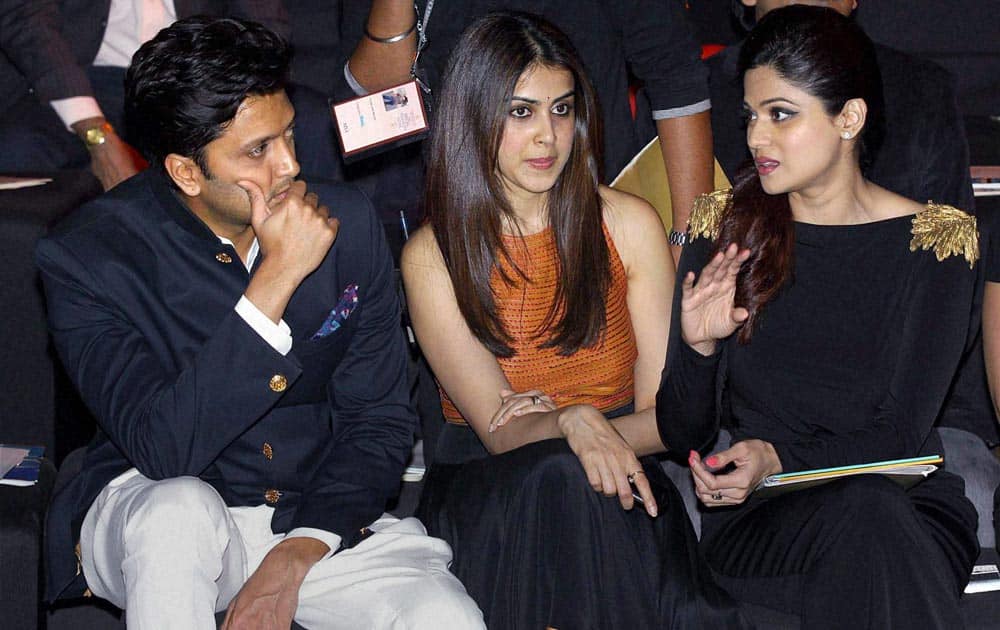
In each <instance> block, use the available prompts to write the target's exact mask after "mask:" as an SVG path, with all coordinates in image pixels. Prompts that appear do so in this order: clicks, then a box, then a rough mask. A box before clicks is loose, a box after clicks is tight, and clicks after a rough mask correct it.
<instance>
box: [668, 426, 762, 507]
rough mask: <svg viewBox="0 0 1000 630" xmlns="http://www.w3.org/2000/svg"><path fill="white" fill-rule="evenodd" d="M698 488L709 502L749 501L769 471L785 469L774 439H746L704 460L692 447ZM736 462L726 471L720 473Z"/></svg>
mask: <svg viewBox="0 0 1000 630" xmlns="http://www.w3.org/2000/svg"><path fill="white" fill-rule="evenodd" d="M688 464H689V465H690V466H691V477H692V479H693V480H694V491H695V494H696V495H697V496H698V499H699V500H700V501H701V502H702V503H704V504H705V505H707V506H710V507H711V506H719V505H739V504H740V503H743V502H744V501H746V499H747V497H749V496H750V493H751V492H753V491H754V488H756V487H757V484H759V483H760V482H761V480H762V479H764V477H767V476H768V475H776V474H778V473H780V472H781V470H782V469H781V460H780V459H778V454H777V451H775V450H774V446H772V445H771V443H770V442H765V441H764V440H743V441H740V442H737V443H735V444H733V445H732V446H731V447H729V448H727V449H726V450H724V451H721V452H719V453H715V454H714V455H711V456H709V457H706V458H705V459H704V460H702V459H701V457H700V456H699V455H698V453H696V452H695V451H691V453H690V454H689V455H688ZM729 464H733V466H734V469H733V470H732V471H731V472H728V473H726V474H722V475H719V474H716V473H715V472H714V471H716V470H721V469H723V468H725V467H726V466H728V465H729Z"/></svg>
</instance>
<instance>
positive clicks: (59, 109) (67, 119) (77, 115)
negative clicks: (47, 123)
mask: <svg viewBox="0 0 1000 630" xmlns="http://www.w3.org/2000/svg"><path fill="white" fill-rule="evenodd" d="M49 104H50V105H52V109H54V110H56V116H58V117H59V120H61V121H62V122H63V124H64V125H66V131H69V132H70V133H72V132H73V127H72V125H73V123H75V122H77V121H79V120H85V119H87V118H96V117H97V116H104V112H102V111H101V107H100V106H99V105H98V104H97V100H96V99H95V98H94V97H93V96H71V97H69V98H60V99H58V100H55V101H50V102H49Z"/></svg>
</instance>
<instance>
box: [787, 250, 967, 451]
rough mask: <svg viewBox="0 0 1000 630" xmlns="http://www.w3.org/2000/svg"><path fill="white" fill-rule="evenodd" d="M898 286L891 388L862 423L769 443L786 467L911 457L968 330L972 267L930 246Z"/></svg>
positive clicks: (928, 425)
mask: <svg viewBox="0 0 1000 630" xmlns="http://www.w3.org/2000/svg"><path fill="white" fill-rule="evenodd" d="M912 255H914V256H920V259H921V260H920V262H919V263H918V265H917V266H916V269H915V270H914V272H913V273H912V274H911V276H910V278H909V280H908V282H907V286H905V287H901V288H900V290H901V292H902V299H904V300H905V302H904V303H905V304H907V308H906V315H905V317H904V319H903V321H902V322H899V326H898V328H897V330H896V334H898V335H899V337H900V338H899V340H898V342H897V343H896V344H894V347H897V348H898V349H899V353H898V355H897V357H896V361H895V367H894V369H893V373H892V378H891V380H890V383H889V389H888V391H887V392H886V394H885V397H884V398H883V399H882V401H881V403H880V404H879V405H878V406H877V408H875V409H874V410H873V413H872V418H871V420H870V422H866V423H864V426H863V428H860V429H857V430H855V431H852V432H849V433H845V434H842V435H818V436H815V437H809V438H803V439H798V440H794V441H787V442H775V443H774V448H775V450H776V451H777V453H778V457H779V459H780V460H781V465H782V467H783V468H784V470H786V471H794V470H808V469H812V468H825V467H829V466H840V465H845V464H852V463H858V462H872V461H882V460H887V459H899V458H902V457H911V456H913V455H914V454H916V453H919V452H920V451H921V447H922V446H923V445H924V442H925V441H926V440H927V438H928V436H929V435H930V433H931V430H932V427H933V426H934V422H935V421H936V420H937V418H938V415H939V414H940V412H941V408H942V406H943V403H944V400H945V397H946V395H947V394H948V390H949V388H950V387H951V383H952V381H953V380H954V376H955V372H956V370H957V367H958V364H959V361H960V360H961V357H962V354H963V352H964V351H965V348H966V346H967V344H968V342H969V339H970V337H971V335H970V330H969V327H970V322H971V321H973V315H974V314H973V313H972V312H971V311H972V310H973V305H974V304H975V296H974V293H975V285H976V275H977V274H976V271H974V270H970V269H969V265H968V263H967V262H966V261H965V260H964V259H963V258H962V257H961V256H952V257H950V258H947V259H945V260H944V261H938V260H937V259H936V257H935V255H934V252H932V251H922V252H919V253H915V254H912Z"/></svg>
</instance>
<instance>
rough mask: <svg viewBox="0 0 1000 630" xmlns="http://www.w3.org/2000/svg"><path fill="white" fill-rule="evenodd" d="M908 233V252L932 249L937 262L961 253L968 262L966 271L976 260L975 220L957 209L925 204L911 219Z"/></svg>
mask: <svg viewBox="0 0 1000 630" xmlns="http://www.w3.org/2000/svg"><path fill="white" fill-rule="evenodd" d="M910 233H911V234H913V240H911V241H910V251H911V252H915V251H917V249H923V250H928V249H933V250H934V255H935V256H937V259H938V260H939V261H941V260H944V259H945V258H948V257H949V256H956V255H959V254H961V255H962V256H964V257H965V260H967V261H968V262H969V269H972V266H973V265H975V264H976V261H977V260H979V232H978V231H977V230H976V217H974V216H972V215H971V214H967V213H965V212H963V211H961V210H959V209H958V208H954V207H952V206H946V205H943V204H937V203H932V202H927V206H926V207H925V209H924V210H923V211H921V212H918V213H917V216H915V217H913V229H912V230H910Z"/></svg>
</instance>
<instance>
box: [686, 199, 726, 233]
mask: <svg viewBox="0 0 1000 630" xmlns="http://www.w3.org/2000/svg"><path fill="white" fill-rule="evenodd" d="M732 201H733V189H732V188H722V189H719V190H715V191H712V192H710V193H705V194H703V195H698V196H697V197H695V199H694V206H693V207H692V208H691V218H690V219H689V220H688V237H689V238H690V239H691V240H692V241H693V240H695V239H696V238H699V237H705V238H708V239H711V240H713V241H714V240H715V239H717V238H719V223H721V222H722V214H723V213H724V212H725V211H726V208H728V207H729V205H730V204H731V203H732Z"/></svg>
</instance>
